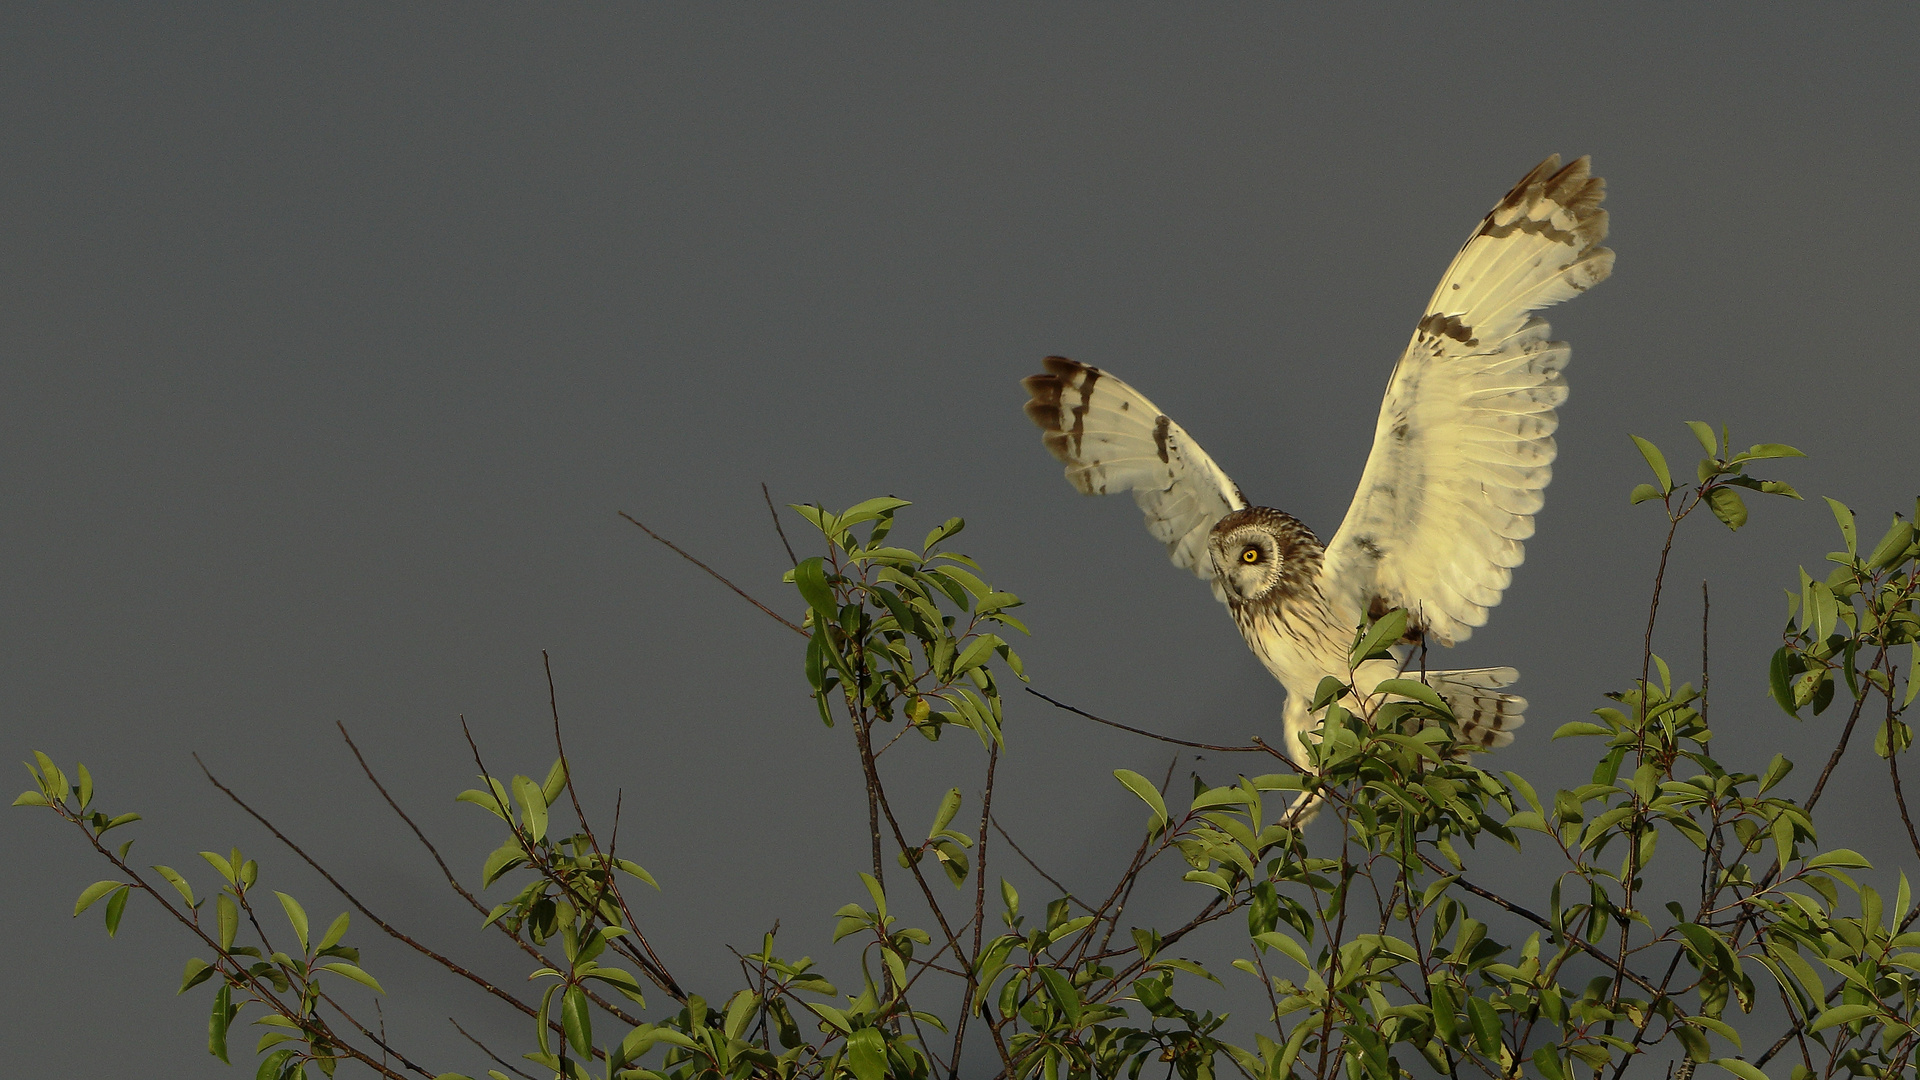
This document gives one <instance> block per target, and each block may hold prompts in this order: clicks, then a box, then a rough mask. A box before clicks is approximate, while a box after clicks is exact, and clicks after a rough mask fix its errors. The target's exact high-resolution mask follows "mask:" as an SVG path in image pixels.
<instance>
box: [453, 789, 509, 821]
mask: <svg viewBox="0 0 1920 1080" xmlns="http://www.w3.org/2000/svg"><path fill="white" fill-rule="evenodd" d="M453 801H455V802H465V803H472V804H473V805H475V806H478V807H480V808H481V809H483V810H485V811H487V812H488V813H490V814H492V815H493V816H494V817H497V818H499V819H500V820H501V821H505V822H509V823H510V822H512V821H513V819H512V818H510V817H508V816H507V810H506V808H505V807H503V806H501V805H500V800H499V799H496V798H494V797H493V793H492V792H488V791H476V790H474V789H473V788H468V789H467V790H465V791H463V792H461V793H460V794H458V795H455V796H454V797H453Z"/></svg>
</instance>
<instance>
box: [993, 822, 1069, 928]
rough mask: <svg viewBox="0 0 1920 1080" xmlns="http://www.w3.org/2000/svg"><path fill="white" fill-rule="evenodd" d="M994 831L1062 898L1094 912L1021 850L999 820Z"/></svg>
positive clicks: (994, 823) (994, 825) (994, 826)
mask: <svg viewBox="0 0 1920 1080" xmlns="http://www.w3.org/2000/svg"><path fill="white" fill-rule="evenodd" d="M993 831H995V832H997V833H999V834H1000V839H1002V840H1005V841H1006V842H1007V846H1008V847H1010V848H1012V849H1013V853H1014V854H1015V855H1018V856H1020V861H1021V862H1024V863H1026V864H1027V865H1028V866H1030V867H1032V868H1033V872H1034V873H1036V874H1039V875H1040V876H1041V877H1043V878H1046V879H1047V884H1049V885H1051V886H1053V887H1054V888H1056V889H1059V890H1060V895H1061V896H1064V897H1066V898H1067V899H1068V900H1071V901H1072V902H1074V903H1076V904H1079V905H1080V907H1081V909H1082V910H1085V911H1089V912H1090V911H1092V910H1093V908H1091V907H1088V906H1087V904H1086V902H1085V901H1083V900H1081V899H1080V898H1079V897H1077V896H1075V895H1073V892H1072V891H1071V890H1069V889H1068V888H1067V887H1066V886H1065V885H1062V884H1060V882H1058V881H1056V880H1055V879H1054V876H1053V875H1052V874H1049V873H1047V872H1046V871H1045V870H1042V869H1040V864H1039V863H1037V862H1034V861H1033V858H1032V856H1030V855H1028V854H1027V853H1026V852H1024V851H1022V850H1020V845H1019V844H1016V843H1014V842H1013V837H1011V836H1008V835H1007V830H1006V829H1005V828H1004V827H1002V826H1001V824H1000V819H999V818H994V819H993Z"/></svg>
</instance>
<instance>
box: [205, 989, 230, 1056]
mask: <svg viewBox="0 0 1920 1080" xmlns="http://www.w3.org/2000/svg"><path fill="white" fill-rule="evenodd" d="M232 1022H233V988H232V987H230V986H228V985H227V984H226V983H225V982H222V983H221V984H220V990H219V992H218V993H216V994H214V995H213V1014H212V1015H211V1016H209V1017H208V1018H207V1052H208V1053H210V1054H212V1055H213V1056H214V1057H217V1058H219V1059H220V1060H221V1062H222V1063H223V1064H227V1065H231V1064H233V1062H231V1061H228V1060H227V1025H228V1024H231V1023H232Z"/></svg>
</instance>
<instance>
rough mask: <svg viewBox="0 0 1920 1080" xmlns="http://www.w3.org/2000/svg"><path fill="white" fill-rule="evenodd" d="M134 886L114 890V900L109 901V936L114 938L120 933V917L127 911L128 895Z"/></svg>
mask: <svg viewBox="0 0 1920 1080" xmlns="http://www.w3.org/2000/svg"><path fill="white" fill-rule="evenodd" d="M132 891H133V886H131V885H122V886H120V887H119V888H118V889H115V890H114V893H113V898H112V899H110V900H108V901H107V936H108V937H113V936H114V935H116V934H118V933H119V932H120V915H121V913H122V912H124V911H126V910H127V895H128V894H129V893H131V892H132Z"/></svg>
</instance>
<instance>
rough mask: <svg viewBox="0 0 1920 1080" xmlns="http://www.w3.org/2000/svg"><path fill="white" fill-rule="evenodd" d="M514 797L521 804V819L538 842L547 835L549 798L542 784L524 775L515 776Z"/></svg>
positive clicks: (530, 834)
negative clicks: (543, 792) (541, 788)
mask: <svg viewBox="0 0 1920 1080" xmlns="http://www.w3.org/2000/svg"><path fill="white" fill-rule="evenodd" d="M513 798H514V801H515V802H517V803H518V804H519V805H520V820H521V821H522V822H523V823H525V825H526V827H527V833H528V835H529V836H531V837H532V838H533V839H534V840H535V841H536V842H538V841H540V840H544V839H546V836H547V800H546V796H545V795H543V794H541V792H540V786H539V785H538V784H535V783H534V782H533V781H532V780H529V779H528V778H526V777H524V776H516V777H514V778H513Z"/></svg>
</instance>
